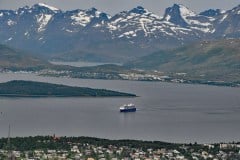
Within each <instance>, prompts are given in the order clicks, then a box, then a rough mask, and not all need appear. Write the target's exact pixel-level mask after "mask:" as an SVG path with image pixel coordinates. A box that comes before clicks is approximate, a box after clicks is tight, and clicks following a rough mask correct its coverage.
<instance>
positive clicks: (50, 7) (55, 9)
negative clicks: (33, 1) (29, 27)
mask: <svg viewBox="0 0 240 160" xmlns="http://www.w3.org/2000/svg"><path fill="white" fill-rule="evenodd" d="M37 5H39V6H42V7H46V8H48V9H50V10H52V11H59V9H58V8H55V7H52V6H49V5H47V4H45V3H38V4H37Z"/></svg>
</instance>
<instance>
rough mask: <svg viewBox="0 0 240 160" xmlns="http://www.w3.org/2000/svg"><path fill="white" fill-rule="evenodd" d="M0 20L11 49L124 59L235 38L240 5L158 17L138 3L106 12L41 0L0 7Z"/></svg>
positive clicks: (180, 9)
mask: <svg viewBox="0 0 240 160" xmlns="http://www.w3.org/2000/svg"><path fill="white" fill-rule="evenodd" d="M0 24H1V25H0V43H1V44H6V45H8V46H11V47H14V48H19V49H22V50H26V51H29V52H33V53H36V54H41V55H45V56H48V57H49V56H53V57H54V58H56V59H58V58H59V59H63V60H64V59H69V60H79V59H84V60H91V61H94V60H97V59H99V58H101V57H104V58H102V59H103V60H107V61H110V60H114V61H126V60H129V59H131V58H132V59H133V58H135V57H140V56H145V55H147V54H149V53H152V52H154V51H157V50H160V49H169V48H176V47H180V46H184V45H186V44H189V43H193V42H199V41H202V40H216V39H222V38H225V39H228V38H239V37H240V30H239V28H240V5H239V6H237V7H235V8H233V9H231V10H227V11H223V10H219V9H217V10H213V9H210V10H207V11H203V12H201V13H195V12H193V11H191V10H190V9H189V8H187V7H185V6H183V5H178V4H174V5H173V6H172V7H169V8H167V9H166V11H165V14H164V15H163V17H160V16H158V15H156V14H154V13H152V12H150V11H148V10H147V9H145V8H143V7H140V6H138V7H136V8H133V9H132V10H129V11H123V12H120V13H118V14H116V15H114V16H110V15H108V14H107V13H104V12H100V11H98V10H97V9H95V8H91V9H89V10H80V9H78V10H72V11H62V10H59V9H57V8H55V7H52V6H48V5H46V4H43V3H39V4H36V5H33V6H32V7H28V6H25V7H23V8H19V9H18V10H0ZM68 55H69V56H68ZM69 57H70V58H69ZM94 57H95V58H94ZM103 60H102V61H103Z"/></svg>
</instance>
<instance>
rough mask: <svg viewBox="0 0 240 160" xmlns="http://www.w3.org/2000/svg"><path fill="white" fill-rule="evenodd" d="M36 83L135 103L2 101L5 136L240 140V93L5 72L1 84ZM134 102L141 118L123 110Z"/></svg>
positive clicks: (0, 120) (0, 132) (104, 100)
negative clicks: (106, 92) (119, 94)
mask: <svg viewBox="0 0 240 160" xmlns="http://www.w3.org/2000/svg"><path fill="white" fill-rule="evenodd" d="M13 79H19V80H20V79H21V80H36V81H43V82H51V83H58V84H65V85H73V86H82V87H92V88H106V89H112V90H118V91H123V92H130V93H135V94H137V95H138V96H139V97H136V98H4V97H2V98H0V112H1V114H0V128H1V129H0V136H1V137H6V136H7V132H8V124H11V126H12V136H34V135H52V134H56V135H58V136H92V137H100V138H109V139H141V140H159V141H168V142H195V141H196V142H199V143H209V142H223V141H225V142H229V141H239V140H240V135H239V132H240V125H239V124H240V116H239V115H240V89H239V88H228V87H215V86H207V85H186V84H175V83H162V82H136V81H120V80H84V79H72V78H55V77H39V76H36V75H34V74H13V73H8V74H7V73H1V74H0V82H6V81H9V80H13ZM130 102H131V103H135V104H136V106H137V109H138V110H137V112H136V113H125V114H124V113H120V112H119V106H120V105H122V104H125V103H130Z"/></svg>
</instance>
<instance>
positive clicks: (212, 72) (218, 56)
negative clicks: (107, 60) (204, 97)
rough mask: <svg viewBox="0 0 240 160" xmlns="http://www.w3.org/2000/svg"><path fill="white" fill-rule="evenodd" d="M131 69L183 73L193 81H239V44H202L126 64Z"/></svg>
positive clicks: (161, 52) (233, 42)
mask: <svg viewBox="0 0 240 160" xmlns="http://www.w3.org/2000/svg"><path fill="white" fill-rule="evenodd" d="M126 66H128V67H131V68H139V69H147V70H160V71H163V72H167V73H177V72H184V73H187V75H188V76H187V77H190V78H192V79H207V80H218V81H240V40H239V39H228V40H220V41H203V42H199V43H195V44H192V45H188V46H184V47H181V48H177V49H174V50H168V51H159V52H155V53H153V54H151V55H148V56H145V57H142V58H139V59H137V60H135V61H132V62H129V63H128V64H126Z"/></svg>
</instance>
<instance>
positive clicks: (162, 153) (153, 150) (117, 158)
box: [0, 135, 240, 160]
mask: <svg viewBox="0 0 240 160" xmlns="http://www.w3.org/2000/svg"><path fill="white" fill-rule="evenodd" d="M9 141H10V140H9V139H7V138H2V139H0V147H1V148H0V159H16V160H143V159H144V160H170V159H171V160H235V159H236V160H237V159H240V143H235V142H232V143H219V144H197V143H194V144H191V143H190V144H171V143H165V142H150V141H136V140H106V139H98V138H89V137H78V138H77V137H71V138H70V137H69V138H67V137H56V136H55V135H54V136H46V137H40V136H39V137H26V138H11V144H9ZM10 146H11V148H10Z"/></svg>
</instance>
